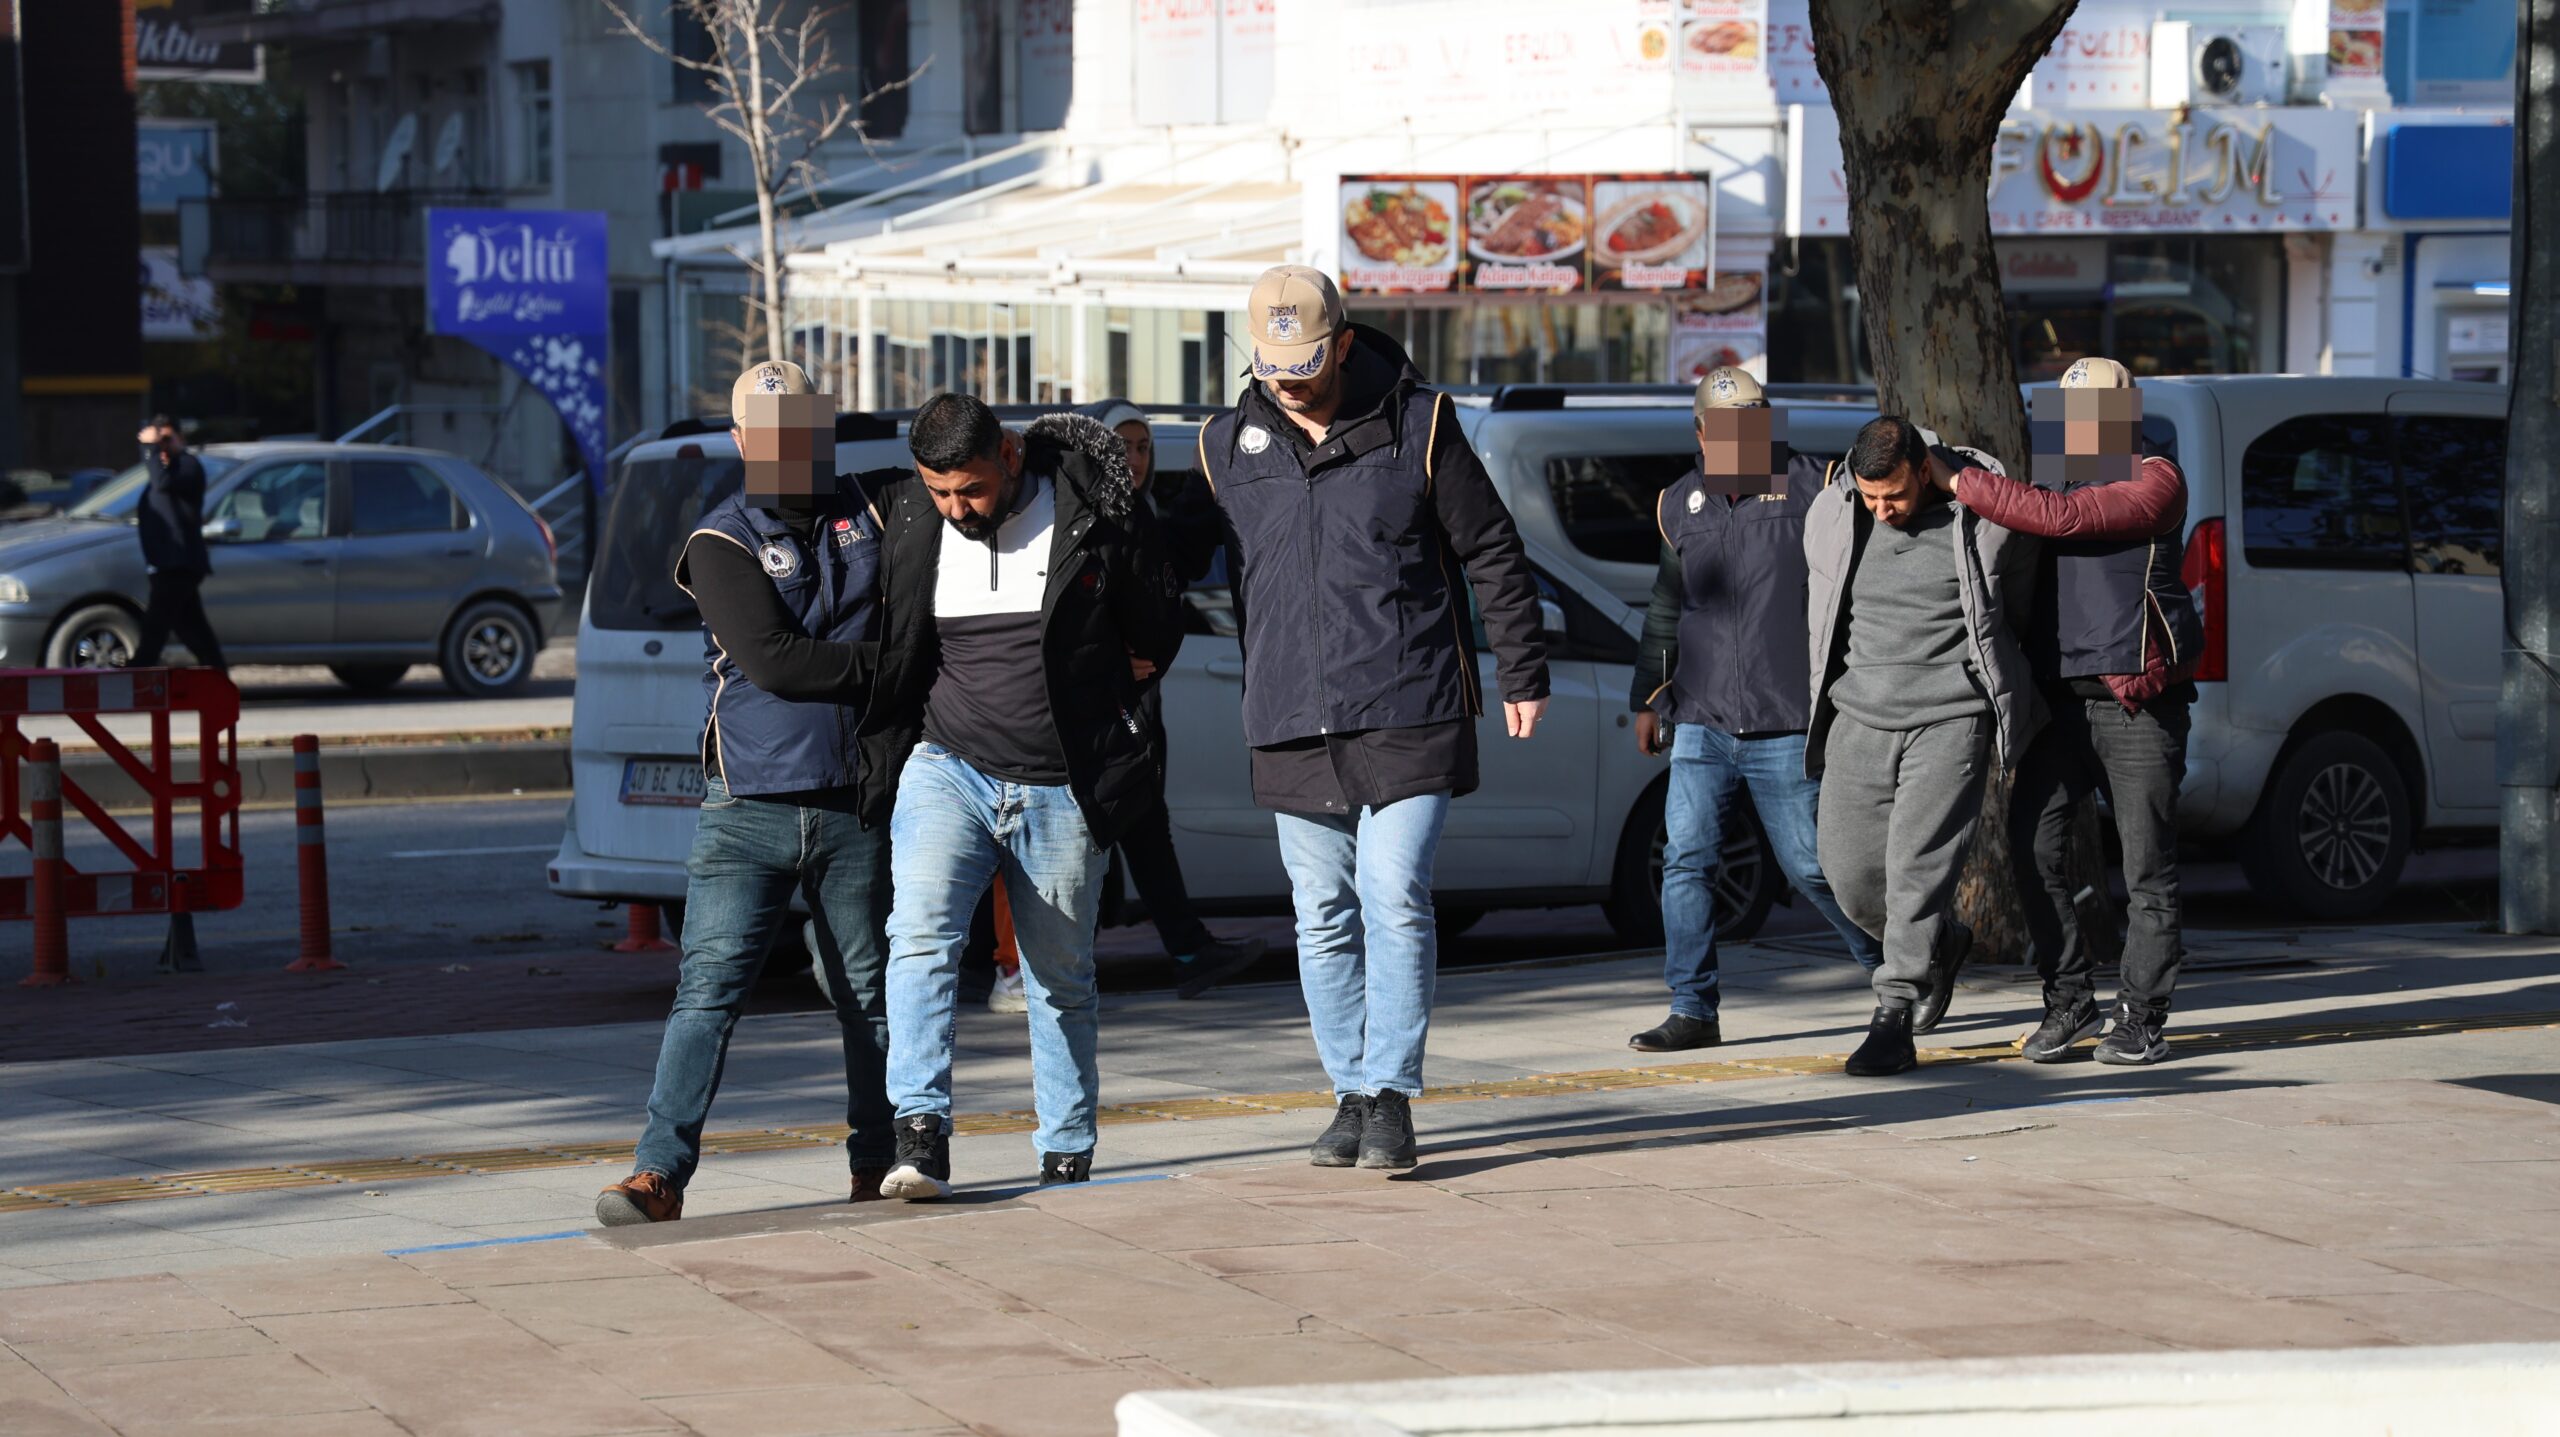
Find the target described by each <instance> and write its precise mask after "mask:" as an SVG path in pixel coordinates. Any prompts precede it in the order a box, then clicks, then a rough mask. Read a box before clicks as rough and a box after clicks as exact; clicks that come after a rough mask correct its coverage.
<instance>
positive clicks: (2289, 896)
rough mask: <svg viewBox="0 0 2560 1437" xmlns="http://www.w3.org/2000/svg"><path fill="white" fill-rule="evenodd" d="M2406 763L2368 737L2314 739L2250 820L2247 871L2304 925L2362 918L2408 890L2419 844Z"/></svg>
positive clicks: (2265, 894) (2290, 760) (2297, 752)
mask: <svg viewBox="0 0 2560 1437" xmlns="http://www.w3.org/2000/svg"><path fill="white" fill-rule="evenodd" d="M2415 836H2416V834H2415V824H2414V822H2413V821H2412V817H2411V813H2410V803H2409V785H2408V782H2407V780H2406V779H2405V778H2404V777H2403V776H2402V775H2401V772H2400V765H2399V764H2397V763H2395V762H2393V761H2392V758H2391V755H2390V754H2388V753H2386V752H2384V751H2383V748H2382V746H2381V745H2380V744H2377V743H2375V742H2374V741H2373V740H2371V739H2369V738H2366V737H2365V736H2363V735H2362V734H2354V733H2346V732H2342V731H2333V732H2330V733H2322V734H2314V735H2313V736H2312V737H2310V738H2309V739H2307V740H2305V741H2304V742H2302V743H2301V744H2299V745H2296V746H2295V748H2294V750H2293V751H2292V752H2291V753H2290V754H2287V755H2286V756H2285V760H2284V763H2283V765H2282V766H2281V767H2279V768H2278V769H2277V770H2276V773H2275V777H2274V778H2272V779H2270V780H2269V781H2268V783H2267V789H2266V792H2265V793H2264V794H2263V795H2261V796H2260V797H2259V800H2258V811H2257V813H2256V814H2255V815H2253V816H2252V817H2251V818H2250V820H2249V842H2248V843H2247V844H2246V845H2245V846H2244V848H2243V849H2242V852H2241V867H2242V868H2243V869H2244V870H2245V871H2246V872H2247V873H2248V875H2249V886H2250V887H2251V888H2252V889H2254V890H2255V891H2256V892H2257V894H2258V896H2259V897H2261V898H2264V899H2266V900H2267V901H2269V902H2271V903H2274V904H2276V905H2278V906H2280V907H2283V908H2285V909H2287V910H2289V911H2291V912H2293V913H2294V914H2296V915H2298V916H2301V917H2304V918H2361V917H2364V916H2365V915H2367V914H2370V913H2372V912H2373V911H2374V910H2375V909H2377V908H2380V907H2381V906H2382V905H2383V903H2384V902H2385V901H2386V900H2388V899H2389V898H2390V896H2391V891H2392V889H2394V888H2395V887H2397V886H2398V885H2399V882H2400V868H2401V865H2402V864H2404V863H2405V862H2407V861H2408V857H2409V846H2410V843H2411V842H2412V840H2413V839H2414V838H2415Z"/></svg>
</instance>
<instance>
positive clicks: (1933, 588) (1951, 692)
mask: <svg viewBox="0 0 2560 1437" xmlns="http://www.w3.org/2000/svg"><path fill="white" fill-rule="evenodd" d="M1955 522H1956V514H1955V506H1954V505H1953V504H1949V503H1943V502H1941V503H1932V504H1928V505H1924V506H1923V507H1922V508H1921V510H1920V512H1919V513H1917V514H1915V515H1913V516H1912V518H1911V522H1910V523H1909V524H1907V525H1905V526H1904V527H1902V528H1899V529H1896V528H1894V527H1893V526H1892V525H1890V524H1884V523H1878V524H1875V525H1873V526H1872V527H1871V528H1870V530H1869V532H1868V534H1867V542H1866V548H1865V550H1864V551H1863V552H1862V553H1860V554H1859V556H1858V568H1857V572H1856V573H1855V574H1853V575H1851V576H1850V580H1849V653H1848V666H1847V668H1846V670H1845V671H1844V672H1843V673H1842V674H1841V675H1840V679H1839V682H1837V683H1836V684H1834V685H1833V686H1832V689H1831V701H1832V702H1833V703H1834V704H1836V705H1838V706H1839V709H1840V711H1841V712H1842V713H1845V714H1847V715H1849V716H1850V717H1851V718H1854V719H1856V720H1857V721H1858V722H1860V723H1862V724H1865V725H1866V726H1867V727H1869V728H1876V729H1891V730H1910V729H1916V728H1925V727H1927V726H1928V725H1930V724H1933V723H1943V722H1945V721H1946V720H1948V719H1955V718H1966V717H1970V716H1973V715H1977V714H1982V713H1985V712H1988V711H1989V709H1990V705H1991V701H1990V699H1989V698H1988V697H1987V696H1986V695H1985V694H1984V693H1983V691H1982V687H1981V685H1980V684H1978V683H1976V682H1975V681H1974V677H1973V673H1972V670H1971V669H1970V668H1969V667H1968V666H1967V665H1966V663H1965V650H1966V647H1967V645H1968V643H1969V642H1970V637H1971V636H1970V633H1969V631H1968V630H1967V629H1966V627H1965V616H1964V595H1963V592H1962V590H1961V589H1960V588H1959V583H1960V580H1959V579H1958V577H1957V574H1956V541H1955V535H1954V533H1953V526H1954V524H1955Z"/></svg>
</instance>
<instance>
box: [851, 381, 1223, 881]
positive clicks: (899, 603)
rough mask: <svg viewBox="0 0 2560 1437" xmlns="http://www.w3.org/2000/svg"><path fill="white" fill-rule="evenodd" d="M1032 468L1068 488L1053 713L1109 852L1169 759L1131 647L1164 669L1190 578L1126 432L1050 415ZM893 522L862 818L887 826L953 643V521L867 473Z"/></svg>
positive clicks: (1030, 444) (904, 474) (895, 478)
mask: <svg viewBox="0 0 2560 1437" xmlns="http://www.w3.org/2000/svg"><path fill="white" fill-rule="evenodd" d="M1023 464H1024V467H1025V469H1026V470H1027V471H1028V472H1030V473H1033V474H1040V475H1045V476H1047V477H1048V478H1049V479H1050V480H1051V481H1052V482H1053V483H1055V484H1056V486H1057V527H1056V530H1055V535H1054V537H1053V539H1052V541H1051V546H1050V550H1049V580H1048V587H1047V590H1046V593H1045V595H1044V597H1043V600H1042V604H1041V610H1040V624H1041V643H1040V649H1041V657H1042V662H1043V665H1044V667H1045V668H1046V669H1047V677H1048V688H1049V711H1050V713H1051V715H1052V716H1053V720H1054V722H1055V724H1056V726H1057V730H1058V746H1059V748H1061V749H1062V750H1064V752H1065V753H1066V756H1067V773H1068V782H1069V785H1070V786H1071V787H1072V788H1073V789H1074V790H1075V795H1076V805H1077V807H1078V808H1080V809H1082V810H1083V812H1084V819H1085V826H1086V827H1087V828H1089V829H1091V830H1092V833H1093V841H1094V842H1095V844H1097V845H1098V846H1100V847H1103V848H1109V847H1111V846H1112V845H1113V844H1115V843H1117V842H1119V840H1120V835H1121V834H1122V833H1123V832H1125V831H1126V830H1127V828H1128V826H1129V825H1130V823H1131V822H1133V821H1134V820H1135V819H1136V818H1137V817H1138V816H1139V815H1140V814H1142V813H1143V812H1144V811H1145V810H1146V808H1147V807H1148V806H1149V805H1151V804H1153V803H1155V802H1158V801H1159V798H1160V795H1161V794H1162V792H1163V787H1164V755H1162V754H1161V753H1158V752H1157V751H1156V744H1155V737H1154V735H1153V734H1152V733H1151V732H1150V731H1149V727H1148V725H1147V724H1145V723H1144V722H1142V721H1141V720H1140V719H1139V718H1138V695H1139V692H1140V690H1141V688H1142V687H1144V686H1143V685H1141V684H1140V683H1139V682H1138V681H1137V680H1136V679H1134V678H1132V677H1131V675H1130V669H1129V660H1130V657H1131V656H1132V655H1135V656H1137V657H1139V658H1143V659H1145V660H1147V661H1148V662H1149V663H1152V664H1154V665H1155V666H1156V670H1157V671H1158V672H1159V673H1161V672H1162V671H1163V669H1164V667H1165V666H1166V665H1167V664H1170V663H1171V662H1173V654H1174V650H1175V649H1176V648H1177V647H1179V646H1180V644H1181V641H1182V632H1181V629H1180V627H1179V620H1178V619H1177V618H1176V616H1175V611H1174V609H1173V606H1172V605H1170V604H1169V603H1167V602H1166V600H1167V599H1168V597H1170V596H1171V595H1172V594H1173V593H1175V592H1178V585H1177V584H1176V581H1175V579H1174V576H1173V572H1172V570H1171V568H1170V567H1169V566H1168V564H1167V562H1166V560H1165V557H1164V554H1163V551H1162V547H1161V545H1160V544H1159V542H1158V539H1157V536H1156V531H1155V521H1154V520H1153V519H1152V518H1151V517H1150V516H1149V515H1148V513H1147V509H1146V506H1145V505H1143V504H1140V503H1138V502H1136V501H1137V495H1136V493H1135V492H1134V491H1133V490H1132V489H1131V487H1130V482H1129V457H1128V450H1127V448H1126V447H1125V446H1124V445H1123V444H1122V443H1121V441H1120V436H1118V435H1117V434H1114V433H1112V432H1111V431H1110V430H1108V429H1105V428H1103V427H1102V426H1101V425H1100V424H1097V423H1095V422H1094V421H1093V420H1090V419H1087V418H1085V417H1083V416H1082V415H1076V414H1052V415H1048V416H1046V417H1044V418H1041V419H1037V420H1034V421H1033V422H1032V423H1031V425H1030V427H1029V428H1027V429H1025V430H1024V431H1023ZM862 486H863V488H864V489H865V490H866V491H868V492H869V493H870V494H871V496H872V500H873V503H874V504H876V505H877V506H878V508H879V511H880V518H881V529H882V537H881V550H880V553H881V563H882V569H883V574H882V579H881V591H882V606H883V613H882V616H881V630H880V634H881V637H880V668H879V673H878V676H877V678H876V680H875V682H874V686H873V689H872V700H871V709H870V712H869V713H868V714H866V715H865V717H864V723H863V731H862V748H863V782H862V787H863V795H862V808H863V821H864V822H865V823H874V822H877V823H886V822H887V821H888V819H889V813H890V809H891V807H892V806H893V803H894V800H895V797H896V792H897V776H898V773H899V772H900V770H901V769H903V768H904V767H905V765H906V761H907V756H908V755H909V754H910V753H912V752H914V751H915V746H916V742H917V740H918V739H919V738H921V737H922V735H923V733H924V705H925V699H926V697H927V695H929V694H930V693H932V691H933V680H934V676H935V673H936V671H937V670H938V669H939V667H940V662H941V646H940V642H939V640H938V639H937V637H936V634H935V629H934V622H933V589H934V574H935V570H936V566H937V564H938V562H939V560H940V557H941V553H942V544H943V535H944V534H945V533H946V532H947V531H949V529H950V525H949V524H947V523H946V522H944V520H943V518H942V516H941V514H940V513H939V512H937V511H936V510H935V509H934V507H933V497H932V496H931V495H930V494H928V493H926V492H925V488H924V484H923V482H922V481H921V480H919V479H918V478H917V477H916V474H915V471H914V470H912V469H882V470H875V471H873V472H871V473H869V474H865V475H863V476H862Z"/></svg>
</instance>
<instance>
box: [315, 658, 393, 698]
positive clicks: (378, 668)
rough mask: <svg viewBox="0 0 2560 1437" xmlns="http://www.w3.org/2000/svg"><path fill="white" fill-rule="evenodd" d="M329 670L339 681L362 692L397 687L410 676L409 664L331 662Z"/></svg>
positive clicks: (369, 692) (379, 691)
mask: <svg viewBox="0 0 2560 1437" xmlns="http://www.w3.org/2000/svg"><path fill="white" fill-rule="evenodd" d="M329 672H331V673H333V674H336V675H337V676H338V682H340V683H342V684H345V685H346V686H347V687H348V688H351V689H354V690H355V691H356V692H357V693H360V694H378V693H382V692H384V691H386V690H389V689H393V688H397V687H398V686H399V683H400V680H402V679H403V678H406V677H408V674H409V666H408V665H407V664H331V665H330V666H329Z"/></svg>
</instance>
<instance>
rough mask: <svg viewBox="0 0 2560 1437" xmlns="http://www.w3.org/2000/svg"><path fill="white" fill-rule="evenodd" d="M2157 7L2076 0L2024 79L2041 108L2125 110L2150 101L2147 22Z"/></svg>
mask: <svg viewBox="0 0 2560 1437" xmlns="http://www.w3.org/2000/svg"><path fill="white" fill-rule="evenodd" d="M2158 8H2159V7H2157V6H2156V5H2152V4H2150V3H2147V0H2146V3H2141V4H2131V3H2126V0H2080V8H2079V9H2077V10H2075V11H2073V12H2072V15H2071V19H2070V20H2069V21H2068V22H2066V23H2065V24H2064V25H2063V27H2062V33H2061V34H2060V35H2057V36H2055V37H2054V41H2053V48H2052V49H2050V50H2047V51H2046V52H2045V57H2044V59H2042V60H2041V61H2038V62H2037V64H2036V68H2035V73H2034V74H2033V75H2032V76H2031V77H2030V78H2029V79H2028V81H2027V93H2028V95H2029V96H2030V97H2031V98H2030V101H2029V103H2031V104H2032V105H2033V106H2034V107H2035V108H2036V109H2039V110H2094V109H2123V108H2127V107H2133V106H2140V105H2147V104H2149V103H2150V102H2151V22H2152V21H2153V20H2154V19H2156V18H2158Z"/></svg>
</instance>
